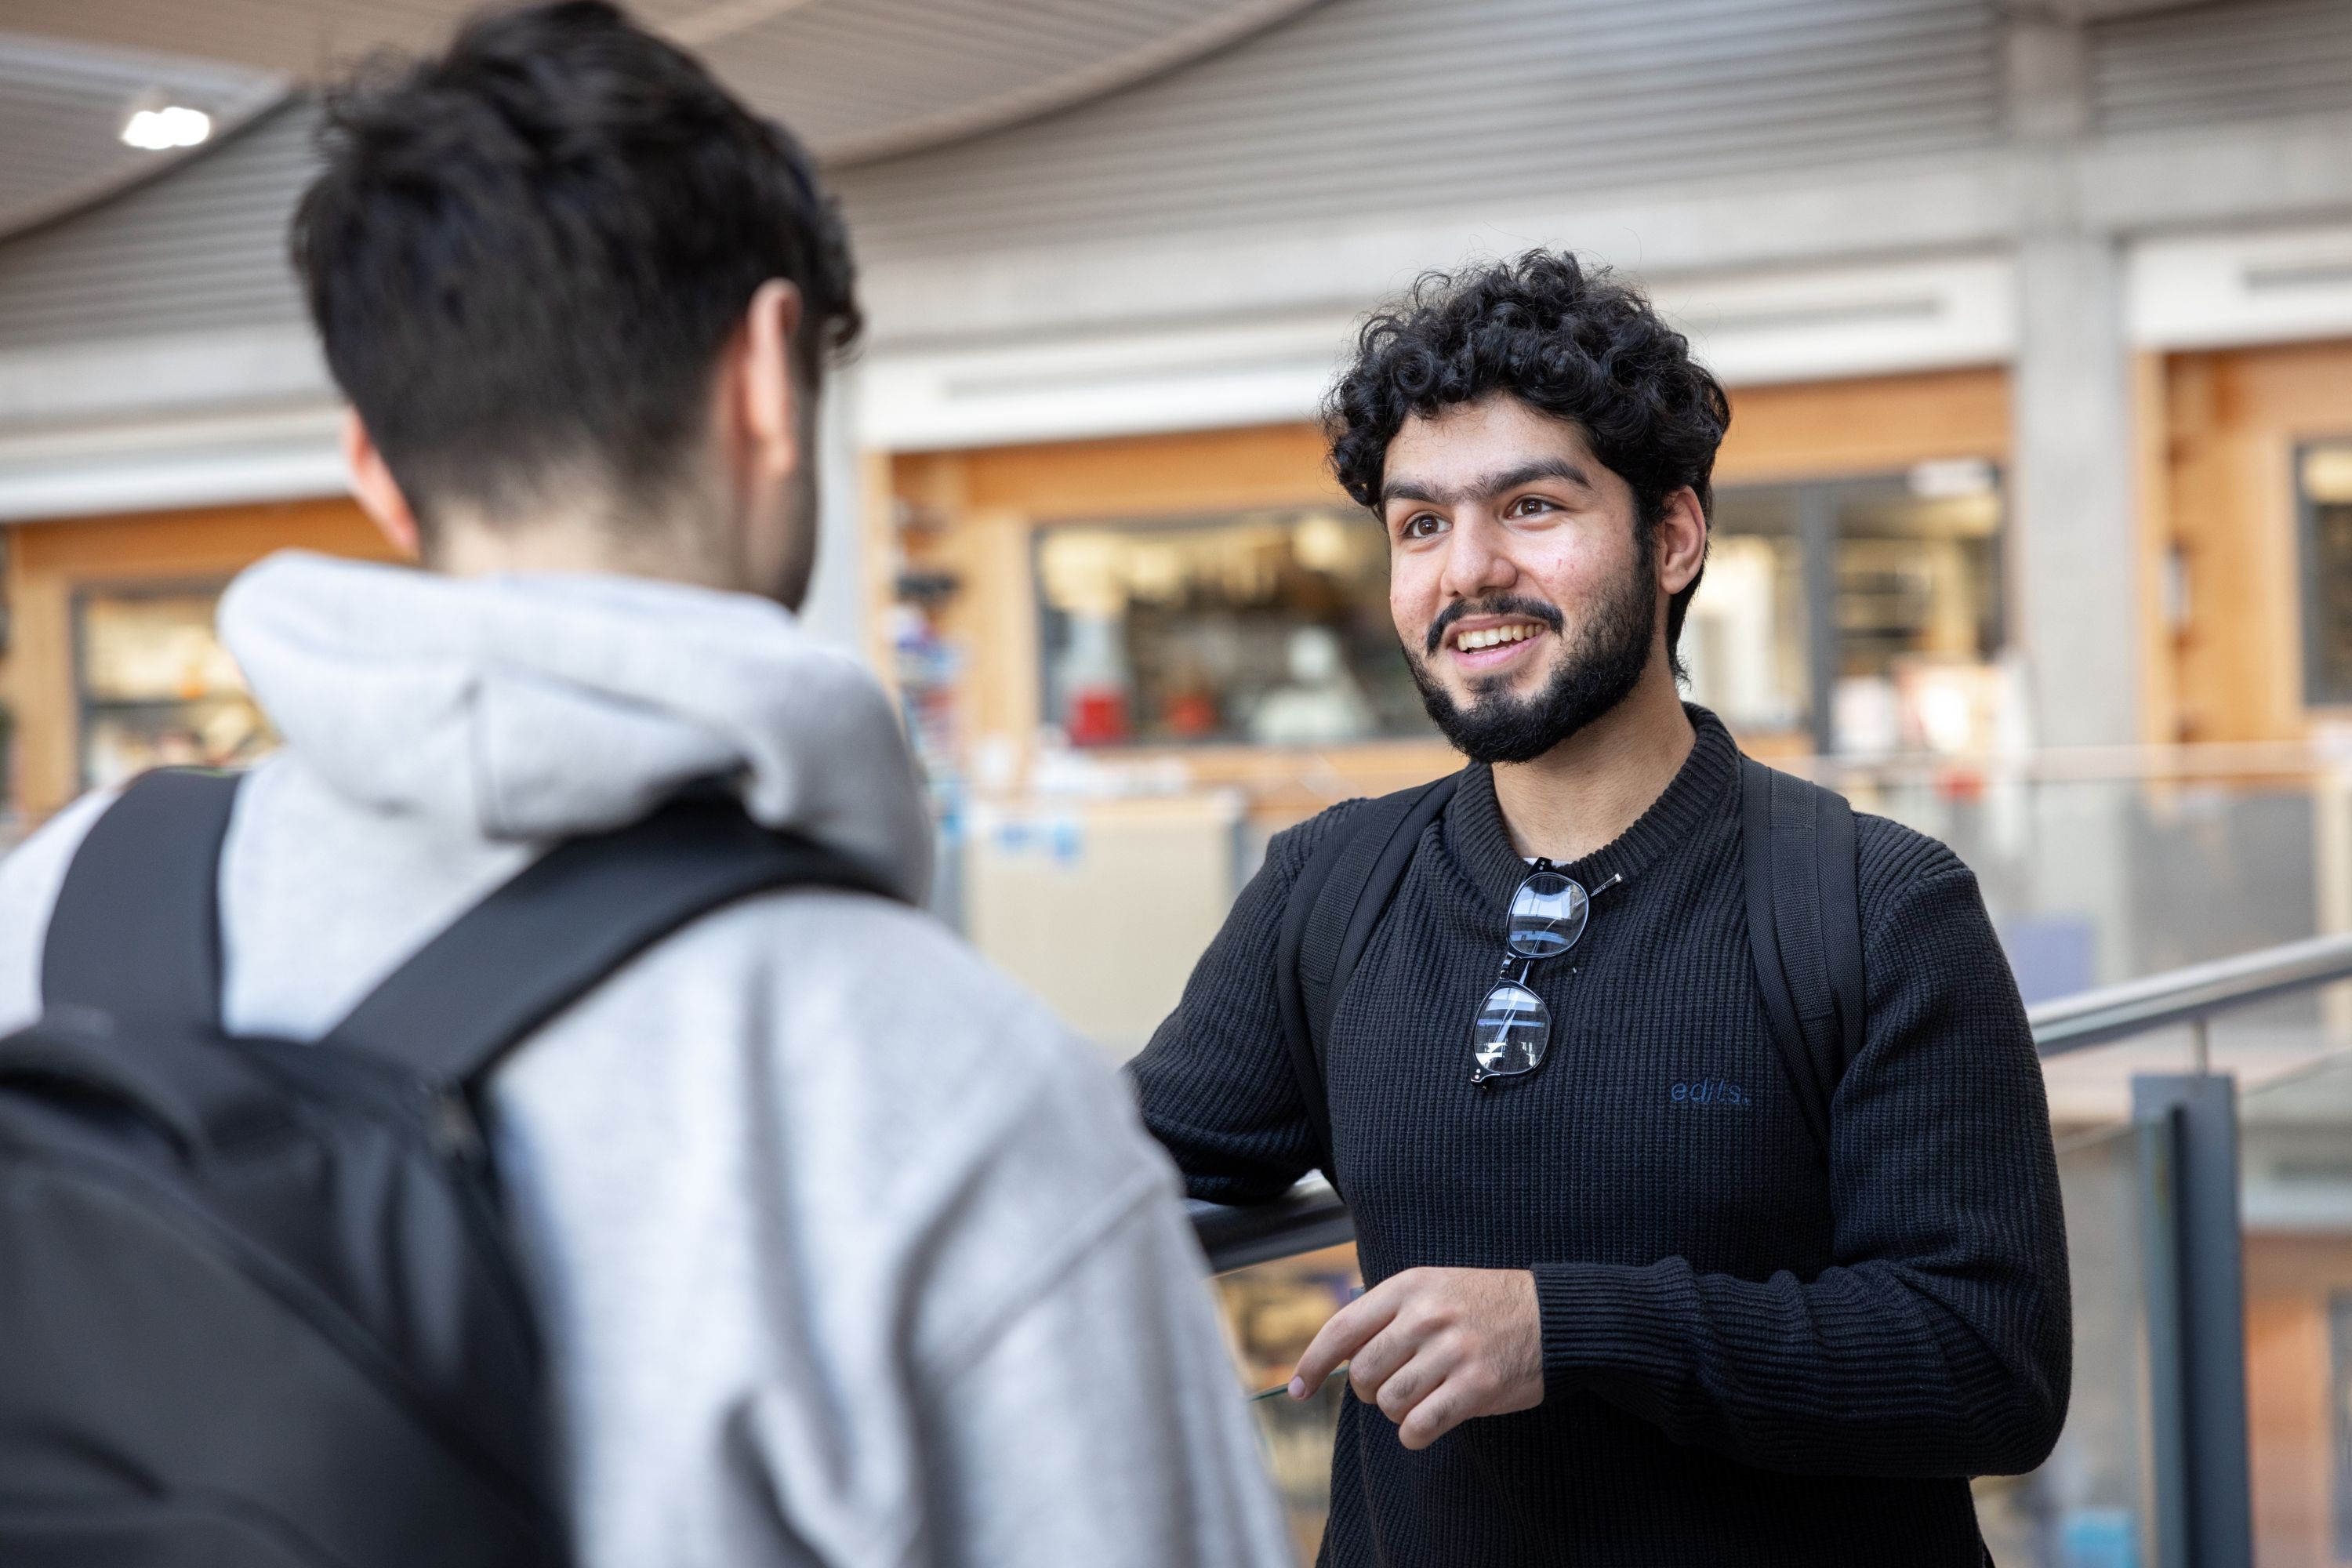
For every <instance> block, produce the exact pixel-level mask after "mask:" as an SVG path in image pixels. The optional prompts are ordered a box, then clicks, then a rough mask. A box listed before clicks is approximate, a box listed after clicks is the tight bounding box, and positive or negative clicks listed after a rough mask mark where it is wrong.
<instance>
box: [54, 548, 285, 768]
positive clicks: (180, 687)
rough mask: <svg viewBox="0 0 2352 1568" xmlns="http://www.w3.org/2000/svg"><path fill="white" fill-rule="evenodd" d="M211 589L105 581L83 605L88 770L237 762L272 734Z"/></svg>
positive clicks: (83, 722)
mask: <svg viewBox="0 0 2352 1568" xmlns="http://www.w3.org/2000/svg"><path fill="white" fill-rule="evenodd" d="M219 596H220V595H219V594H218V593H217V591H215V590H212V589H181V588H175V589H158V590H154V591H142V590H136V589H107V590H103V591H92V592H89V593H86V594H84V595H82V596H81V598H80V601H79V604H78V605H77V607H76V608H77V620H78V623H79V624H78V627H77V629H78V633H79V649H80V688H81V693H80V694H81V734H82V777H83V782H84V783H85V784H89V785H91V786H95V787H101V788H102V787H105V786H107V785H110V784H120V783H121V782H122V781H123V780H125V779H127V778H130V777H131V776H132V775H133V774H136V773H142V772H143V771H145V770H146V769H148V768H152V767H166V766H178V765H185V764H197V765H202V766H207V767H230V766H235V765H237V764H240V763H247V762H250V761H252V760H253V759H254V758H255V757H257V755H259V754H260V753H261V752H264V751H266V750H268V747H269V746H270V745H271V744H272V743H273V737H272V736H271V734H270V732H269V729H268V724H267V723H266V722H265V721H264V720H263V719H262V717H261V710H259V709H258V708H257V707H255V706H254V703H253V700H252V698H251V697H250V696H248V695H247V692H246V689H245V680H244V678H243V677H242V676H240V675H239V674H238V672H237V668H236V661H235V660H234V659H232V658H229V656H228V650H227V649H226V648H224V647H221V645H220V642H219V639H217V638H216V637H214V636H213V609H214V606H215V604H216V603H217V601H218V599H219Z"/></svg>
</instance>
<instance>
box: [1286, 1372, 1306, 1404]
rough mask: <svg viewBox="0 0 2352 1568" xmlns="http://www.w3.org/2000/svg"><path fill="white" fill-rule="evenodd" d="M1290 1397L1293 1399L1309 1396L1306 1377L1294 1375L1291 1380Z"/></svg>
mask: <svg viewBox="0 0 2352 1568" xmlns="http://www.w3.org/2000/svg"><path fill="white" fill-rule="evenodd" d="M1290 1397H1291V1398H1293V1399H1304V1398H1306V1397H1307V1380H1306V1379H1305V1378H1303V1377H1294V1378H1292V1379H1291V1380H1290Z"/></svg>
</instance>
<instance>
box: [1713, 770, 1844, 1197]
mask: <svg viewBox="0 0 2352 1568" xmlns="http://www.w3.org/2000/svg"><path fill="white" fill-rule="evenodd" d="M1739 795H1740V850H1741V857H1742V860H1743V862H1744V868H1745V870H1746V872H1747V882H1748V948H1749V951H1750V952H1751V953H1752V955H1753V956H1754V959H1755V963H1756V983H1757V984H1758V986H1759V988H1760V989H1761V990H1762V992H1763V994H1764V1006H1765V1010H1766V1012H1768V1013H1769V1015H1770V1016H1771V1019H1772V1037H1773V1039H1774V1041H1775V1042H1776V1043H1777V1044H1778V1045H1779V1046H1780V1058H1781V1060H1782V1061H1783V1062H1784V1063H1785V1064H1786V1065H1787V1067H1788V1069H1789V1080H1790V1085H1791V1087H1792V1088H1793V1089H1795V1090H1796V1097H1797V1109H1798V1110H1799V1111H1800V1112H1801V1114H1802V1115H1803V1116H1804V1118H1805V1123H1806V1125H1807V1126H1808V1127H1810V1128H1811V1130H1812V1133H1813V1137H1814V1139H1815V1141H1816V1142H1819V1143H1820V1144H1821V1146H1822V1152H1824V1153H1826V1152H1828V1150H1829V1146H1830V1102H1831V1100H1832V1097H1833V1096H1834V1095H1835V1094H1836V1093H1837V1087H1838V1083H1839V1081H1840V1080H1841V1079H1843V1078H1844V1077H1845V1069H1846V1067H1847V1066H1848V1064H1850V1063H1851V1062H1852V1061H1853V1058H1854V1057H1855V1056H1857V1055H1858V1054H1860V1052H1861V1050H1862V1031H1863V1014H1864V994H1865V993H1864V989H1863V972H1862V912H1861V902H1860V897H1859V894H1858V893H1857V891H1856V889H1855V883H1854V830H1853V807H1852V806H1851V805H1847V804H1846V801H1845V797H1844V796H1843V795H1838V794H1836V793H1834V792H1833V791H1831V790H1826V789H1823V788H1822V787H1821V786H1820V785H1819V784H1812V783H1810V782H1809V781H1807V780H1804V779H1801V778H1798V777H1796V776H1794V775H1793V774H1790V773H1781V772H1780V771H1778V770H1777V769H1773V768H1768V767H1766V766H1765V765H1764V764H1763V763H1759V762H1758V761H1756V760H1755V759H1754V758H1752V757H1742V758H1741V759H1740V761H1739Z"/></svg>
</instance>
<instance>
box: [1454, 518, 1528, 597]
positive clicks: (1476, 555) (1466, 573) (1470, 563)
mask: <svg viewBox="0 0 2352 1568" xmlns="http://www.w3.org/2000/svg"><path fill="white" fill-rule="evenodd" d="M1502 544H1503V540H1502V538H1501V536H1500V531H1498V530H1497V529H1496V527H1495V525H1494V523H1493V521H1492V520H1490V519H1486V518H1475V517H1473V518H1464V519H1461V520H1460V521H1456V522H1455V523H1454V531H1453V534H1452V536H1451V537H1450V538H1449V539H1448V540H1447V542H1446V549H1445V573H1444V580H1443V586H1444V590H1445V594H1446V596H1447V597H1448V598H1455V599H1475V598H1477V597H1479V596H1480V595H1486V594H1497V593H1501V592H1503V591H1504V590H1506V589H1507V588H1509V587H1510V586H1511V585H1512V584H1515V583H1517V581H1518V578H1519V573H1518V568H1517V566H1515V565H1514V564H1513V563H1512V562H1511V558H1510V556H1509V554H1508V553H1507V552H1505V551H1504V550H1503V549H1502V548H1501V546H1502Z"/></svg>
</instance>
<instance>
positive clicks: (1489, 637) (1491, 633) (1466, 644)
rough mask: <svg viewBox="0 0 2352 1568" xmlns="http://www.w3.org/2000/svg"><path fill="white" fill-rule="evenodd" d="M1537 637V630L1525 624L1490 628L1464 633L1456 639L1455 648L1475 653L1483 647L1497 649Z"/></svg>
mask: <svg viewBox="0 0 2352 1568" xmlns="http://www.w3.org/2000/svg"><path fill="white" fill-rule="evenodd" d="M1535 635H1536V628H1535V627H1534V626H1528V625H1527V624H1526V623H1525V622H1520V623H1518V624H1516V625H1513V626H1488V627H1487V628H1486V630H1484V631H1476V632H1464V633H1463V634H1462V635H1461V636H1460V637H1456V638H1454V647H1458V648H1460V649H1461V650H1462V651H1463V652H1465V653H1475V652H1476V651H1477V650H1478V649H1480V648H1482V647H1498V646H1500V645H1501V644H1503V643H1507V642H1524V641H1525V640H1527V639H1528V637H1533V636H1535Z"/></svg>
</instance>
